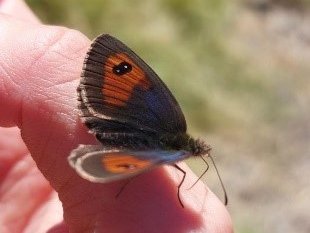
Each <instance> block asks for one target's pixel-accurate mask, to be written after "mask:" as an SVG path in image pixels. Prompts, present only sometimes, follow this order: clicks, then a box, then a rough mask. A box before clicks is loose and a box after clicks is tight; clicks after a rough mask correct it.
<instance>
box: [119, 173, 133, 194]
mask: <svg viewBox="0 0 310 233" xmlns="http://www.w3.org/2000/svg"><path fill="white" fill-rule="evenodd" d="M133 178H134V177H131V178H129V179H128V180H126V183H125V184H124V185H123V186H122V187H121V188H120V190H119V191H118V193H117V194H116V195H115V198H118V197H119V196H120V195H121V193H122V192H123V191H124V190H125V188H126V187H127V185H128V184H129V183H130V182H131V181H132V179H133Z"/></svg>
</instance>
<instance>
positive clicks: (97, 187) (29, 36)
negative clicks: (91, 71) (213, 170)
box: [0, 0, 232, 233]
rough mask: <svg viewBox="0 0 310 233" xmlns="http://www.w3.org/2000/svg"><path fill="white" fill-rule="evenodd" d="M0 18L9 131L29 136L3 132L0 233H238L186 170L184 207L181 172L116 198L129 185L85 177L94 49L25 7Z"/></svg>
mask: <svg viewBox="0 0 310 233" xmlns="http://www.w3.org/2000/svg"><path fill="white" fill-rule="evenodd" d="M0 12H1V13H0V35H1V37H0V51H1V52H0V108H1V109H2V111H1V114H0V126H6V127H7V126H18V128H19V129H20V131H21V135H22V138H23V141H22V140H21V139H20V137H19V130H17V128H10V129H5V128H1V129H0V182H1V183H0V210H1V211H0V232H4V233H6V232H22V231H23V232H31V233H33V232H46V231H48V232H50V233H52V232H68V231H69V230H70V232H110V233H111V232H148V233H152V232H169V233H170V232H171V233H172V232H178V233H179V232H184V233H185V232H210V233H211V232H232V225H231V220H230V217H229V214H228V212H227V210H226V208H225V207H224V206H223V204H222V203H221V201H220V200H218V198H217V197H216V196H215V195H214V194H213V193H212V192H211V191H210V190H209V189H208V188H207V187H206V186H205V185H204V184H203V183H202V182H198V183H197V185H195V186H194V187H193V188H192V189H190V190H186V187H189V186H190V185H191V184H192V183H194V182H195V181H196V179H197V177H196V176H195V175H194V174H193V173H192V172H191V171H190V170H189V168H188V167H187V166H186V165H185V164H184V163H181V165H180V166H181V167H182V169H184V170H186V172H187V176H186V182H185V183H184V185H183V187H185V188H183V189H182V190H181V198H182V201H183V203H184V205H185V208H184V209H183V208H182V207H181V205H180V203H179V202H178V199H177V185H178V184H179V182H180V180H181V178H182V174H179V172H178V171H176V170H175V169H174V168H173V167H169V166H164V167H160V168H158V169H155V170H153V171H150V172H148V173H145V174H142V175H140V176H138V177H136V178H135V179H133V180H132V182H131V183H130V184H129V185H128V186H127V187H126V189H125V190H124V191H123V193H122V194H121V195H120V197H119V198H117V199H116V198H115V195H116V194H117V193H118V191H119V190H120V188H121V187H122V186H123V185H124V181H120V182H114V183H111V184H95V183H90V182H88V181H86V180H84V179H82V178H80V177H79V176H78V175H77V174H76V173H75V171H74V170H73V169H72V168H70V167H69V164H68V162H67V156H68V155H69V154H70V151H71V150H72V149H73V148H76V147H77V145H78V144H96V140H95V139H94V137H93V136H92V135H90V134H88V133H87V129H86V127H84V126H83V124H81V123H80V121H79V118H78V116H77V110H76V108H77V107H76V106H77V100H76V99H77V97H76V87H77V85H78V82H79V76H80V72H81V67H82V63H83V59H84V56H85V54H86V51H87V49H88V46H89V44H90V41H89V40H88V39H87V38H86V37H85V36H83V35H82V34H81V33H79V32H77V31H74V30H70V29H67V28H64V27H56V26H46V25H42V24H40V22H39V20H38V19H37V18H36V16H35V15H34V14H33V13H32V12H31V10H29V8H28V7H27V6H26V5H25V4H24V3H23V2H22V1H20V0H4V1H2V2H1V3H0ZM23 142H25V144H26V146H25V145H24V143H23ZM28 151H29V152H28ZM29 153H30V154H31V157H32V159H33V160H34V161H35V163H34V162H33V161H32V159H31V157H30V156H29V155H28V154H29ZM37 168H38V169H39V170H40V171H41V173H42V174H43V175H44V177H45V178H44V177H43V176H42V175H41V174H40V172H39V170H38V169H37ZM45 179H47V180H48V182H49V183H48V182H47V181H46V180H45ZM49 184H50V185H49ZM50 186H51V187H50ZM55 192H57V194H58V197H59V200H60V201H61V204H62V207H63V218H64V221H63V220H62V212H61V209H60V203H59V201H58V199H57V196H56V195H55Z"/></svg>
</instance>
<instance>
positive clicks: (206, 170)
mask: <svg viewBox="0 0 310 233" xmlns="http://www.w3.org/2000/svg"><path fill="white" fill-rule="evenodd" d="M201 158H202V160H203V161H204V162H205V164H206V165H207V168H206V169H205V170H204V172H203V173H202V174H201V175H200V176H199V177H198V179H197V180H196V181H195V182H194V184H192V185H191V187H189V188H188V189H187V190H190V189H191V188H192V187H194V186H195V185H196V184H197V183H198V181H199V180H200V179H201V178H202V177H203V176H204V175H205V174H206V173H207V172H208V170H209V167H210V166H209V164H208V162H207V161H206V160H205V159H204V158H203V157H201Z"/></svg>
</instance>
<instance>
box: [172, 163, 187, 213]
mask: <svg viewBox="0 0 310 233" xmlns="http://www.w3.org/2000/svg"><path fill="white" fill-rule="evenodd" d="M174 167H175V168H176V169H178V170H179V171H180V172H182V173H183V177H182V180H181V182H180V184H179V185H178V199H179V202H180V204H181V206H182V208H184V205H183V202H182V200H181V197H180V188H181V186H182V184H183V182H184V180H185V177H186V172H185V171H184V170H183V169H182V168H180V167H179V166H178V165H176V164H174Z"/></svg>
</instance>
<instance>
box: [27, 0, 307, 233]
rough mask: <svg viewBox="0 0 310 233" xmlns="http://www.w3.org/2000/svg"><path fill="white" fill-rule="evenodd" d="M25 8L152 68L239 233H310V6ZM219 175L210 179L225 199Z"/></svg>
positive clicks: (220, 1)
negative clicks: (206, 160)
mask: <svg viewBox="0 0 310 233" xmlns="http://www.w3.org/2000/svg"><path fill="white" fill-rule="evenodd" d="M27 3H28V4H29V5H30V7H31V8H32V9H33V10H34V11H35V12H36V13H37V14H38V15H39V17H40V18H41V19H42V21H43V22H45V23H48V24H57V25H63V26H67V27H70V28H74V29H77V30H80V31H82V32H83V33H85V34H86V35H87V36H88V37H89V38H91V39H92V38H94V37H95V36H97V35H99V34H101V33H110V34H112V35H114V36H116V37H118V38H119V39H121V40H122V41H123V42H125V43H126V44H127V45H129V46H130V47H131V48H132V49H133V50H135V51H136V52H137V53H138V54H139V55H141V57H142V58H144V60H145V61H146V62H147V63H148V64H150V65H151V67H153V69H154V70H155V71H156V72H157V73H158V74H159V76H160V77H161V78H162V79H163V80H164V81H165V82H166V83H167V85H168V86H169V87H170V89H171V90H172V92H173V93H174V94H175V96H176V98H177V99H178V101H179V103H180V105H181V106H182V108H183V111H184V114H185V115H186V118H187V122H188V126H189V131H190V132H191V133H192V134H194V135H195V136H200V137H202V138H205V139H206V140H207V141H208V143H210V144H211V145H212V147H213V152H212V153H213V156H214V157H215V159H216V162H217V166H218V168H219V170H220V173H221V176H222V178H223V181H224V183H225V185H226V189H227V192H228V195H229V201H230V202H229V206H228V209H229V211H230V213H231V215H232V218H233V222H234V228H235V232H240V233H258V232H273V233H278V232H279V233H280V232H281V233H283V232H289V233H291V232H299V233H303V232H304V233H306V232H310V185H309V184H310V181H309V180H310V141H309V139H310V123H309V117H310V76H309V75H310V1H309V0H235V1H224V0H158V1H145V0H131V1H126V0H119V1H115V0H114V1H113V0H105V1H104V0H89V1H85V0H67V1H64V0H53V1H50V0H28V1H27ZM189 163H190V164H191V166H192V167H193V169H194V170H195V171H196V172H197V174H200V173H201V172H202V171H203V170H204V169H205V165H204V164H203V163H202V162H201V161H200V160H199V159H197V160H194V161H189ZM215 174H216V173H215V171H214V169H210V171H208V173H207V175H206V177H205V180H206V182H207V183H208V185H209V186H210V187H211V188H212V190H215V192H216V193H217V194H218V195H219V197H220V198H222V197H223V194H222V191H221V188H220V184H219V181H218V179H217V177H216V175H215Z"/></svg>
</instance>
